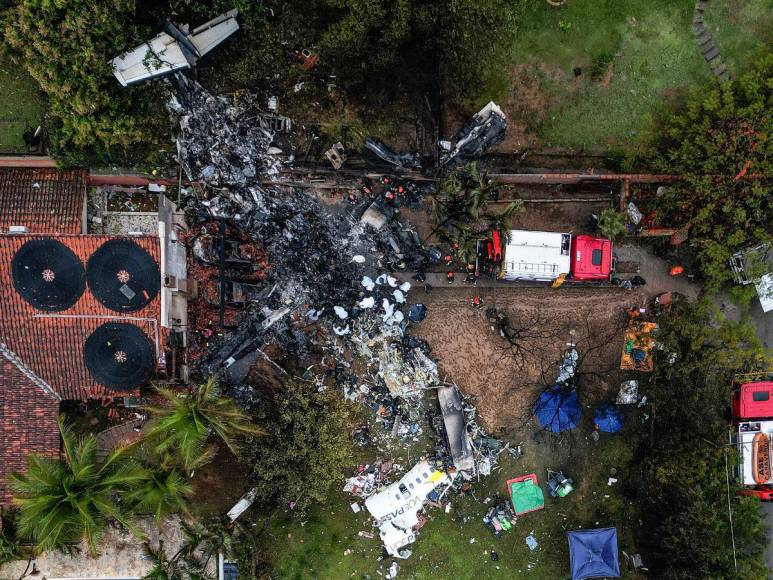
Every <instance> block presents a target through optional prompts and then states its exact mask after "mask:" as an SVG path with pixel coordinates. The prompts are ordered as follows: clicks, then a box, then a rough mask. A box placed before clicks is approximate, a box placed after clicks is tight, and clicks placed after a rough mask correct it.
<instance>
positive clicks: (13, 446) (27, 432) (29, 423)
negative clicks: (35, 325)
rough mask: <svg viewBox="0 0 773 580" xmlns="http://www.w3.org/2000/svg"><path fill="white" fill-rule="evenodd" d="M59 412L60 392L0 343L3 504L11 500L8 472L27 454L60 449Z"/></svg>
mask: <svg viewBox="0 0 773 580" xmlns="http://www.w3.org/2000/svg"><path fill="white" fill-rule="evenodd" d="M58 413H59V398H58V397H57V396H56V394H55V393H54V392H53V391H52V390H51V389H50V387H49V386H48V385H46V383H45V381H43V380H42V379H40V377H37V376H36V375H35V374H34V373H32V372H31V371H30V370H29V369H28V368H26V367H25V366H24V364H23V363H21V361H20V360H19V359H18V357H16V356H15V354H14V353H13V352H10V351H9V350H8V349H7V348H6V347H5V345H3V344H0V506H1V505H3V504H5V505H7V504H9V503H10V502H11V493H10V490H9V489H8V481H7V478H8V475H10V474H11V473H12V472H14V471H21V470H23V469H24V467H25V463H26V458H27V455H29V454H30V453H39V454H41V455H49V456H52V457H54V456H56V455H57V454H58V453H59V430H58V427H57V425H56V417H57V415H58Z"/></svg>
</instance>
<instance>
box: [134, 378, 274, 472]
mask: <svg viewBox="0 0 773 580" xmlns="http://www.w3.org/2000/svg"><path fill="white" fill-rule="evenodd" d="M156 390H157V392H158V393H159V394H160V395H161V396H162V397H163V399H164V403H163V404H162V405H160V406H154V407H148V408H146V410H147V411H148V412H149V413H151V414H152V415H153V419H152V420H151V422H150V424H149V425H148V427H147V430H146V431H145V438H146V440H147V441H148V443H149V444H150V446H151V449H152V451H153V453H155V454H156V455H157V456H159V457H164V456H167V457H168V456H170V455H171V456H173V457H176V458H177V460H178V462H179V464H180V465H181V466H182V468H183V469H184V470H185V471H186V472H191V471H193V470H194V469H196V468H197V467H200V466H202V465H204V464H205V463H207V462H209V461H211V460H212V458H213V457H214V455H215V453H216V446H215V445H214V444H213V443H212V442H211V439H213V438H214V439H216V440H217V441H219V442H221V443H223V444H224V445H225V446H226V447H227V448H228V449H229V450H230V451H231V453H233V454H236V453H237V449H238V445H237V439H238V438H239V437H241V436H250V435H252V436H259V435H263V434H264V433H265V431H264V430H263V429H261V428H260V427H258V426H256V425H253V424H252V423H251V422H250V418H249V417H248V416H247V415H246V414H245V413H244V411H242V410H241V409H239V407H237V405H236V403H234V401H233V399H230V398H228V397H222V396H221V394H220V389H219V388H218V385H217V380H216V379H215V378H213V377H211V378H210V379H209V380H208V381H207V382H206V383H204V384H203V385H201V386H199V387H198V388H197V389H194V390H193V391H192V392H190V393H188V394H187V395H180V394H178V393H177V392H176V391H173V390H171V389H165V388H161V387H158V388H157V389H156Z"/></svg>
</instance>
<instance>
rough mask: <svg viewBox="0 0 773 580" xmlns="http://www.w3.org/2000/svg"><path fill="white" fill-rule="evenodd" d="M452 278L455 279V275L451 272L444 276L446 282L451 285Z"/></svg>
mask: <svg viewBox="0 0 773 580" xmlns="http://www.w3.org/2000/svg"><path fill="white" fill-rule="evenodd" d="M454 278H456V274H454V272H453V270H449V271H448V273H447V274H446V280H447V281H448V283H449V284H453V283H454Z"/></svg>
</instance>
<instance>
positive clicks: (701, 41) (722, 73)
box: [692, 0, 730, 82]
mask: <svg viewBox="0 0 773 580" xmlns="http://www.w3.org/2000/svg"><path fill="white" fill-rule="evenodd" d="M708 5H709V3H708V0H698V2H696V3H695V16H694V17H693V21H692V32H693V34H694V35H695V42H696V43H697V44H698V48H699V49H700V51H701V54H702V55H703V59H704V60H705V61H706V62H707V63H708V64H709V66H710V67H711V70H712V72H713V73H714V75H715V76H716V77H717V78H718V79H719V80H720V81H722V82H725V81H729V80H730V71H728V70H727V66H725V63H724V62H722V56H721V55H720V53H719V48H717V45H716V44H715V43H714V39H713V38H712V37H711V33H710V32H709V29H708V28H707V26H706V23H705V21H704V20H703V13H704V12H705V11H706V9H707V8H708Z"/></svg>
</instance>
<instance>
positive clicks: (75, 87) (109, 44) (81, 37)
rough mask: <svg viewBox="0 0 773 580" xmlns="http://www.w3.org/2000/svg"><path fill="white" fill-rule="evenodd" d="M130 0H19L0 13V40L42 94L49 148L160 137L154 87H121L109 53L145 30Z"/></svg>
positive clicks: (98, 147)
mask: <svg viewBox="0 0 773 580" xmlns="http://www.w3.org/2000/svg"><path fill="white" fill-rule="evenodd" d="M134 15H135V3H134V1H133V0H106V1H104V2H89V1H84V0H57V1H56V2H40V1H38V0H21V1H20V2H17V3H16V5H15V6H14V7H12V8H10V9H9V10H8V11H7V12H6V14H5V22H4V33H5V41H6V43H7V44H8V46H9V47H10V48H11V49H12V54H14V55H16V57H17V61H18V62H19V64H20V65H22V66H24V67H26V69H27V70H28V71H29V73H30V75H31V76H32V77H33V78H34V79H35V80H36V81H37V82H38V84H39V85H40V88H41V89H42V91H43V92H44V93H45V94H46V96H47V97H48V118H49V132H50V137H51V141H52V146H53V148H54V152H55V153H61V154H62V155H64V154H66V153H70V154H71V153H72V150H73V149H80V150H86V151H90V152H91V153H94V154H97V155H101V156H107V155H110V154H120V155H126V154H127V153H129V152H130V151H131V150H133V149H135V148H137V146H139V145H142V146H143V155H145V156H146V155H147V154H148V149H152V147H153V145H155V144H157V143H160V142H163V141H166V140H167V134H168V130H167V128H166V125H167V122H166V115H165V114H164V113H163V99H161V98H160V97H158V93H159V91H160V87H159V85H158V84H155V85H144V86H142V87H135V88H124V87H121V86H120V85H119V84H118V81H117V80H116V79H115V77H114V76H113V73H112V70H111V68H110V63H109V61H110V59H112V58H113V57H115V56H117V55H118V54H119V53H120V52H121V51H124V50H127V49H129V48H133V47H134V46H135V45H136V44H138V42H139V41H140V40H142V39H144V38H145V36H147V34H148V32H149V31H147V30H142V29H140V28H139V27H138V26H137V25H135V24H134V22H135V18H134Z"/></svg>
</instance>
